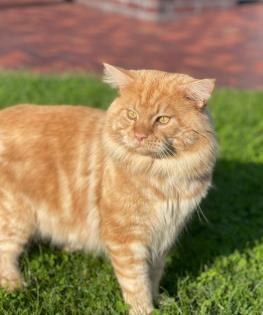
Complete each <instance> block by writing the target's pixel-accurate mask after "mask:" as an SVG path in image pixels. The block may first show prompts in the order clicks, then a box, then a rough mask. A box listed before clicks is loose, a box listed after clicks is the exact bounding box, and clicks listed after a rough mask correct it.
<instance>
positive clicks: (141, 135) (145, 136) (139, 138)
mask: <svg viewBox="0 0 263 315" xmlns="http://www.w3.org/2000/svg"><path fill="white" fill-rule="evenodd" d="M134 136H135V138H136V139H137V140H139V141H140V142H141V141H142V140H144V139H146V138H147V135H146V134H144V133H139V132H135V133H134Z"/></svg>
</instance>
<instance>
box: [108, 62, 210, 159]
mask: <svg viewBox="0 0 263 315" xmlns="http://www.w3.org/2000/svg"><path fill="white" fill-rule="evenodd" d="M104 81H105V82H107V83H109V84H110V85H111V86H113V87H117V88H118V90H119V96H118V97H117V98H116V100H115V101H114V102H113V103H112V104H111V106H110V108H109V109H108V112H107V133H108V135H109V141H111V142H112V148H113V150H115V151H116V154H118V152H119V153H120V155H121V154H122V155H124V154H129V153H130V154H136V155H142V156H148V157H151V158H153V159H171V158H176V157H179V156H181V155H182V154H184V153H188V152H194V151H198V150H199V148H200V147H202V146H204V145H212V144H213V143H214V142H215V140H214V131H213V126H212V123H211V120H210V118H209V114H208V112H207V110H206V105H207V102H208V99H209V97H210V95H211V93H212V91H213V89H214V85H215V80H214V79H202V80H197V79H194V78H192V77H190V76H188V75H184V74H173V73H167V72H162V71H155V70H138V71H135V70H125V69H122V68H119V67H114V66H111V65H108V64H105V76H104ZM210 142H211V143H210Z"/></svg>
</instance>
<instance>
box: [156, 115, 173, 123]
mask: <svg viewBox="0 0 263 315" xmlns="http://www.w3.org/2000/svg"><path fill="white" fill-rule="evenodd" d="M170 119H171V118H170V117H168V116H160V117H158V118H157V119H156V121H157V122H158V123H160V124H162V125H165V124H167V123H168V122H169V121H170Z"/></svg>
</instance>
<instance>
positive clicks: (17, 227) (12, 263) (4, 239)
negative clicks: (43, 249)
mask: <svg viewBox="0 0 263 315" xmlns="http://www.w3.org/2000/svg"><path fill="white" fill-rule="evenodd" d="M34 219H35V217H34V214H33V210H32V208H30V206H29V203H28V202H26V201H25V200H24V198H22V197H21V196H20V197H19V196H16V195H14V194H11V193H10V192H9V191H7V190H6V191H4V190H3V189H1V190H0V286H1V287H3V288H5V289H6V290H8V291H12V290H14V289H17V288H19V287H21V286H22V285H23V279H22V277H21V275H20V272H19V268H18V258H19V255H20V254H21V252H22V250H23V247H24V245H25V243H26V242H27V241H28V239H29V237H30V236H31V235H32V233H33V232H34V227H35V220H34Z"/></svg>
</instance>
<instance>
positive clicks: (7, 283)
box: [0, 273, 26, 292]
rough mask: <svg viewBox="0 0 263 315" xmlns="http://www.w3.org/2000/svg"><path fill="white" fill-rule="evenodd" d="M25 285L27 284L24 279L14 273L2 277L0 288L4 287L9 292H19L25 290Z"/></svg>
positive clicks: (0, 276) (0, 277)
mask: <svg viewBox="0 0 263 315" xmlns="http://www.w3.org/2000/svg"><path fill="white" fill-rule="evenodd" d="M25 285H26V284H25V282H24V280H23V278H22V277H21V276H20V275H19V274H17V273H12V274H9V275H7V274H5V275H0V287H2V288H3V289H5V290H6V291H8V292H13V291H15V290H19V289H21V288H23V287H24V286H25Z"/></svg>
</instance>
